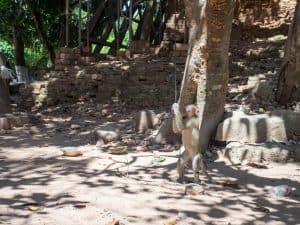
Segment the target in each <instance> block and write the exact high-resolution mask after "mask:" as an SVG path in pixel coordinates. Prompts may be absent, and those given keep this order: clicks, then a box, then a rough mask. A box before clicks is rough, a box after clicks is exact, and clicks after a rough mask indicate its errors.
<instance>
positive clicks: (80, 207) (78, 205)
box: [73, 204, 86, 209]
mask: <svg viewBox="0 0 300 225" xmlns="http://www.w3.org/2000/svg"><path fill="white" fill-rule="evenodd" d="M73 207H74V208H77V209H83V208H86V205H85V204H76V205H73Z"/></svg>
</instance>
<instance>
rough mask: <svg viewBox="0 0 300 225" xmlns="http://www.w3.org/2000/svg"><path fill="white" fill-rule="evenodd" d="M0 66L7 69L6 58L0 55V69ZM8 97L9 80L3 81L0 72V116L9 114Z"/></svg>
mask: <svg viewBox="0 0 300 225" xmlns="http://www.w3.org/2000/svg"><path fill="white" fill-rule="evenodd" d="M1 66H5V67H7V60H6V57H5V56H4V55H2V54H1V53H0V67H1ZM0 71H1V70H0ZM9 97H10V94H9V80H8V79H4V77H2V76H1V72H0V116H1V114H5V113H10V112H11V108H10V98H9Z"/></svg>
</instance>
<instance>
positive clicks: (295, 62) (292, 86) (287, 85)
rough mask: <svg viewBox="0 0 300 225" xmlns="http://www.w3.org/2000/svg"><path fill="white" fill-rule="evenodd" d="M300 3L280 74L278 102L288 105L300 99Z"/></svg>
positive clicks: (290, 30)
mask: <svg viewBox="0 0 300 225" xmlns="http://www.w3.org/2000/svg"><path fill="white" fill-rule="evenodd" d="M299 86H300V3H299V1H298V2H297V5H296V8H295V13H294V19H293V22H292V24H291V25H290V29H289V34H288V39H287V42H286V46H285V53H284V60H283V65H282V67H281V70H280V73H279V81H278V90H277V100H278V102H279V103H281V104H286V103H288V102H290V101H293V100H299V99H300V90H299Z"/></svg>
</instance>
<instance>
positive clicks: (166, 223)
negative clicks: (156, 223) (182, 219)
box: [164, 218, 176, 225]
mask: <svg viewBox="0 0 300 225" xmlns="http://www.w3.org/2000/svg"><path fill="white" fill-rule="evenodd" d="M175 224H176V219H174V218H169V219H166V220H165V221H164V225H175Z"/></svg>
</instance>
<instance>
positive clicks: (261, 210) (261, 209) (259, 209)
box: [255, 204, 270, 213]
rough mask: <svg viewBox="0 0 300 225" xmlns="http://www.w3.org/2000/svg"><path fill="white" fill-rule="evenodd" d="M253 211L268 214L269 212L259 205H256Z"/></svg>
mask: <svg viewBox="0 0 300 225" xmlns="http://www.w3.org/2000/svg"><path fill="white" fill-rule="evenodd" d="M255 209H256V210H258V211H260V212H264V213H270V210H269V209H268V208H266V207H263V206H261V205H259V204H256V206H255Z"/></svg>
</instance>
